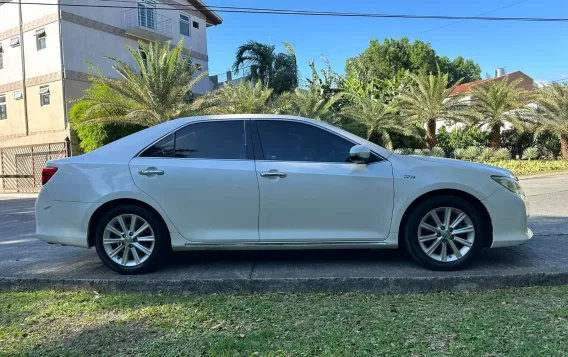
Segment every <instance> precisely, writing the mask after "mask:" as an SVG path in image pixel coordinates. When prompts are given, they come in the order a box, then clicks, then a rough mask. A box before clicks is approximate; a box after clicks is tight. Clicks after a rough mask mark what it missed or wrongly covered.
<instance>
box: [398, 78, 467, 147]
mask: <svg viewBox="0 0 568 357" xmlns="http://www.w3.org/2000/svg"><path fill="white" fill-rule="evenodd" d="M408 76H409V78H410V82H411V85H410V86H409V87H408V88H407V89H406V90H405V91H403V92H402V93H401V94H400V95H399V96H398V98H397V99H396V101H397V103H398V106H399V108H400V114H401V115H402V116H405V117H406V118H407V119H409V120H412V121H414V122H417V123H420V124H423V125H425V126H426V140H427V142H428V146H429V147H430V149H431V148H433V147H434V146H436V121H438V120H445V121H461V120H463V118H464V117H465V116H466V112H465V111H464V105H463V104H462V103H460V100H461V97H460V96H452V95H451V94H452V92H453V91H454V89H456V87H457V86H458V85H459V84H460V83H461V80H459V81H457V82H456V83H455V84H454V85H451V86H448V83H449V79H448V74H443V73H438V74H436V75H433V74H430V75H426V74H413V73H409V74H408Z"/></svg>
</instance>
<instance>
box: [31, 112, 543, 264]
mask: <svg viewBox="0 0 568 357" xmlns="http://www.w3.org/2000/svg"><path fill="white" fill-rule="evenodd" d="M42 183H43V185H44V186H43V188H42V190H41V192H40V194H39V197H38V199H37V202H36V225H37V226H36V233H37V236H38V237H39V239H41V240H44V241H46V242H49V243H57V244H62V245H70V246H77V247H84V248H89V247H92V246H94V247H95V248H96V250H97V253H98V255H99V257H100V258H101V260H102V261H103V262H104V263H105V264H106V265H107V266H108V267H110V268H111V269H114V270H116V271H117V272H119V273H124V274H132V273H142V272H148V271H151V270H154V269H156V268H157V267H158V266H159V265H160V264H162V263H164V262H165V261H166V260H167V255H168V254H169V253H170V251H171V250H174V251H180V250H207V249H310V248H318V249H319V248H342V249H344V248H397V247H399V246H404V247H406V249H407V250H408V251H409V252H410V254H411V256H412V257H413V258H414V259H415V260H416V261H417V262H418V263H420V264H422V265H423V266H425V267H428V268H431V269H436V270H454V269H460V268H463V267H465V266H467V265H468V264H469V263H470V262H471V261H472V260H473V259H474V258H475V256H476V255H478V254H479V253H480V252H482V248H484V247H491V248H496V247H506V246H513V245H518V244H522V243H525V242H527V241H528V240H529V239H530V238H531V237H532V232H531V231H530V230H529V229H528V228H527V213H528V206H527V200H526V197H525V195H524V194H523V191H522V189H521V187H520V186H519V182H518V180H517V179H516V178H515V177H514V176H513V175H512V174H511V172H509V171H507V170H504V169H500V168H497V167H493V166H488V165H481V164H475V163H471V162H464V161H458V160H450V159H440V158H432V157H421V156H402V155H397V154H394V153H392V152H390V151H388V150H386V149H384V148H382V147H380V146H377V145H375V144H373V143H371V142H369V141H366V140H364V139H361V138H360V137H358V136H355V135H353V134H351V133H349V132H346V131H344V130H341V129H338V128H335V127H333V126H330V125H328V124H325V123H323V122H320V121H315V120H311V119H305V118H299V117H290V116H276V115H223V116H207V117H193V118H184V119H178V120H173V121H170V122H167V123H164V124H161V125H157V126H154V127H152V128H149V129H146V130H143V131H140V132H138V133H136V134H133V135H130V136H128V137H125V138H123V139H120V140H118V141H115V142H113V143H111V144H109V145H106V146H104V147H102V148H99V149H98V150H95V151H92V152H90V153H88V154H85V155H80V156H75V157H70V158H66V159H61V160H55V161H50V162H48V163H47V167H45V168H44V169H43V175H42Z"/></svg>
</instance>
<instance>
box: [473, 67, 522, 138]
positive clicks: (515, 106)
mask: <svg viewBox="0 0 568 357" xmlns="http://www.w3.org/2000/svg"><path fill="white" fill-rule="evenodd" d="M521 81H522V79H518V80H515V81H512V82H509V81H508V80H507V77H505V78H504V79H503V80H494V81H489V82H486V83H482V84H478V85H476V86H473V87H471V89H470V94H471V96H472V97H473V98H475V99H474V100H473V102H472V105H471V110H472V115H473V120H474V123H476V124H477V125H478V126H479V127H483V126H486V127H487V128H488V129H489V140H490V143H491V147H492V148H494V149H499V148H500V147H501V128H502V127H503V126H504V125H505V123H506V122H510V123H512V124H513V125H514V126H522V121H524V120H529V118H530V115H531V113H530V110H528V109H527V108H526V104H527V98H528V96H527V93H526V91H525V90H524V89H522V88H520V87H519V83H520V82H521Z"/></svg>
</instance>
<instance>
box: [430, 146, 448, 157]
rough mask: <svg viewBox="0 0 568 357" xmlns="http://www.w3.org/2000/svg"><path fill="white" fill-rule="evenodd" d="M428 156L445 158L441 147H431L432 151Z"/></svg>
mask: <svg viewBox="0 0 568 357" xmlns="http://www.w3.org/2000/svg"><path fill="white" fill-rule="evenodd" d="M430 156H434V157H445V156H446V153H445V152H444V149H442V148H441V147H438V146H436V147H433V148H432V150H430Z"/></svg>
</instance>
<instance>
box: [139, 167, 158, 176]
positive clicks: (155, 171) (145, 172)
mask: <svg viewBox="0 0 568 357" xmlns="http://www.w3.org/2000/svg"><path fill="white" fill-rule="evenodd" d="M138 173H139V174H140V175H144V176H150V175H163V174H164V171H163V170H158V169H155V168H147V169H146V170H140V171H138Z"/></svg>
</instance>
